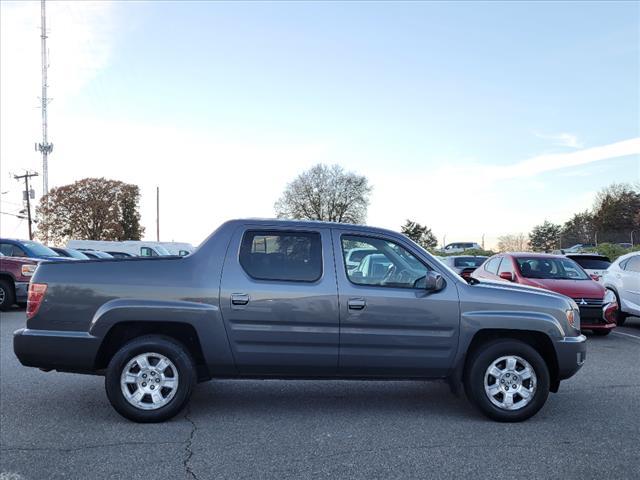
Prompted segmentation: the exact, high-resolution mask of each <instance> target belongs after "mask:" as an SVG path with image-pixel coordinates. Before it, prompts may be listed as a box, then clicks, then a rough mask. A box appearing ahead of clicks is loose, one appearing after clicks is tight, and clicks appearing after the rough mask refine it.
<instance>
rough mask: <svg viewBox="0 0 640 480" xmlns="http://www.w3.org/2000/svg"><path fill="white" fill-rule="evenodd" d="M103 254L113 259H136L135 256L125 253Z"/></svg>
mask: <svg viewBox="0 0 640 480" xmlns="http://www.w3.org/2000/svg"><path fill="white" fill-rule="evenodd" d="M104 253H108V254H109V255H111V256H112V257H113V258H131V257H137V255H132V254H130V253H125V252H104Z"/></svg>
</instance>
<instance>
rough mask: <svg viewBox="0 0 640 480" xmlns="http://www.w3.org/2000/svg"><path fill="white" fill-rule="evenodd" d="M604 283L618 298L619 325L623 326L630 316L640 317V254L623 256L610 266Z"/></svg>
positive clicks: (603, 279)
mask: <svg viewBox="0 0 640 480" xmlns="http://www.w3.org/2000/svg"><path fill="white" fill-rule="evenodd" d="M602 283H603V284H604V286H605V288H606V289H607V290H611V291H612V292H613V293H614V294H615V296H616V300H617V302H618V307H619V308H618V318H617V322H618V325H622V324H623V323H624V321H625V320H626V318H627V316H629V315H634V316H640V252H632V253H627V254H626V255H622V256H621V257H620V258H618V259H617V260H616V261H615V262H613V263H612V264H611V265H609V268H607V270H605V272H604V275H603V277H602Z"/></svg>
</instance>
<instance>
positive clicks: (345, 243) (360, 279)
mask: <svg viewBox="0 0 640 480" xmlns="http://www.w3.org/2000/svg"><path fill="white" fill-rule="evenodd" d="M354 248H359V249H365V250H367V251H368V254H367V255H365V256H364V257H363V258H362V259H361V260H360V261H359V263H358V264H357V265H356V266H355V267H351V266H349V265H348V263H347V255H348V253H349V251H351V250H352V249H354ZM342 253H343V257H344V259H345V269H346V271H347V276H348V277H349V280H351V282H353V283H355V284H357V285H367V286H378V287H395V288H416V285H417V283H418V281H419V280H421V279H423V278H424V277H425V276H426V275H427V272H428V271H429V268H427V267H426V266H425V265H424V264H423V263H422V262H421V261H420V260H418V259H417V258H416V257H415V256H414V255H413V254H412V253H411V252H409V251H408V250H407V249H405V248H404V247H401V246H400V245H398V244H397V243H394V242H390V241H387V240H382V239H377V238H370V237H361V236H357V235H343V236H342Z"/></svg>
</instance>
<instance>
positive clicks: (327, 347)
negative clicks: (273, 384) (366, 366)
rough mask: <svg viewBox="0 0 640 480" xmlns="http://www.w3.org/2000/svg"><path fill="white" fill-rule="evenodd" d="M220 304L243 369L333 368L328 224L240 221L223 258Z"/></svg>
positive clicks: (334, 312) (334, 307)
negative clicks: (311, 226) (285, 225)
mask: <svg viewBox="0 0 640 480" xmlns="http://www.w3.org/2000/svg"><path fill="white" fill-rule="evenodd" d="M220 307H221V310H222V315H223V318H224V321H225V327H226V329H227V335H228V337H229V341H230V343H231V347H232V351H233V355H234V359H235V362H236V366H237V368H238V370H239V372H240V373H243V374H248V375H251V374H254V375H260V374H283V375H297V374H300V375H329V374H335V372H336V370H337V364H338V297H337V286H336V278H335V268H334V262H333V252H332V248H331V234H330V230H329V229H323V228H318V229H308V228H307V229H295V228H294V229H292V228H287V229H280V228H269V229H266V228H264V227H257V226H256V227H255V228H254V227H252V226H251V225H246V226H244V227H241V228H239V229H238V231H236V232H235V234H234V236H233V239H232V240H231V243H230V247H229V250H228V252H227V255H226V259H225V264H224V270H223V274H222V282H221V288H220Z"/></svg>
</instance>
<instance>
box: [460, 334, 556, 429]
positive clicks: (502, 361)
mask: <svg viewBox="0 0 640 480" xmlns="http://www.w3.org/2000/svg"><path fill="white" fill-rule="evenodd" d="M464 382H465V390H466V393H467V396H468V398H469V400H470V401H471V402H472V403H473V404H474V405H475V406H476V407H477V408H478V409H479V410H480V411H481V412H482V413H484V414H485V415H486V416H487V417H489V418H491V419H493V420H497V421H499V422H520V421H523V420H526V419H528V418H530V417H532V416H533V415H535V414H536V413H537V412H538V410H540V409H541V408H542V406H543V405H544V403H545V402H546V400H547V397H548V396H549V385H550V376H549V369H548V367H547V364H546V362H545V361H544V359H543V358H542V356H541V355H540V354H539V353H538V352H537V351H536V350H535V349H534V348H533V347H531V346H530V345H528V344H526V343H524V342H522V341H520V340H515V339H502V340H494V341H492V342H489V343H486V344H484V345H482V346H480V348H478V349H477V350H476V351H475V352H474V353H473V354H472V356H471V358H469V361H468V362H467V367H466V371H465V378H464Z"/></svg>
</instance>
